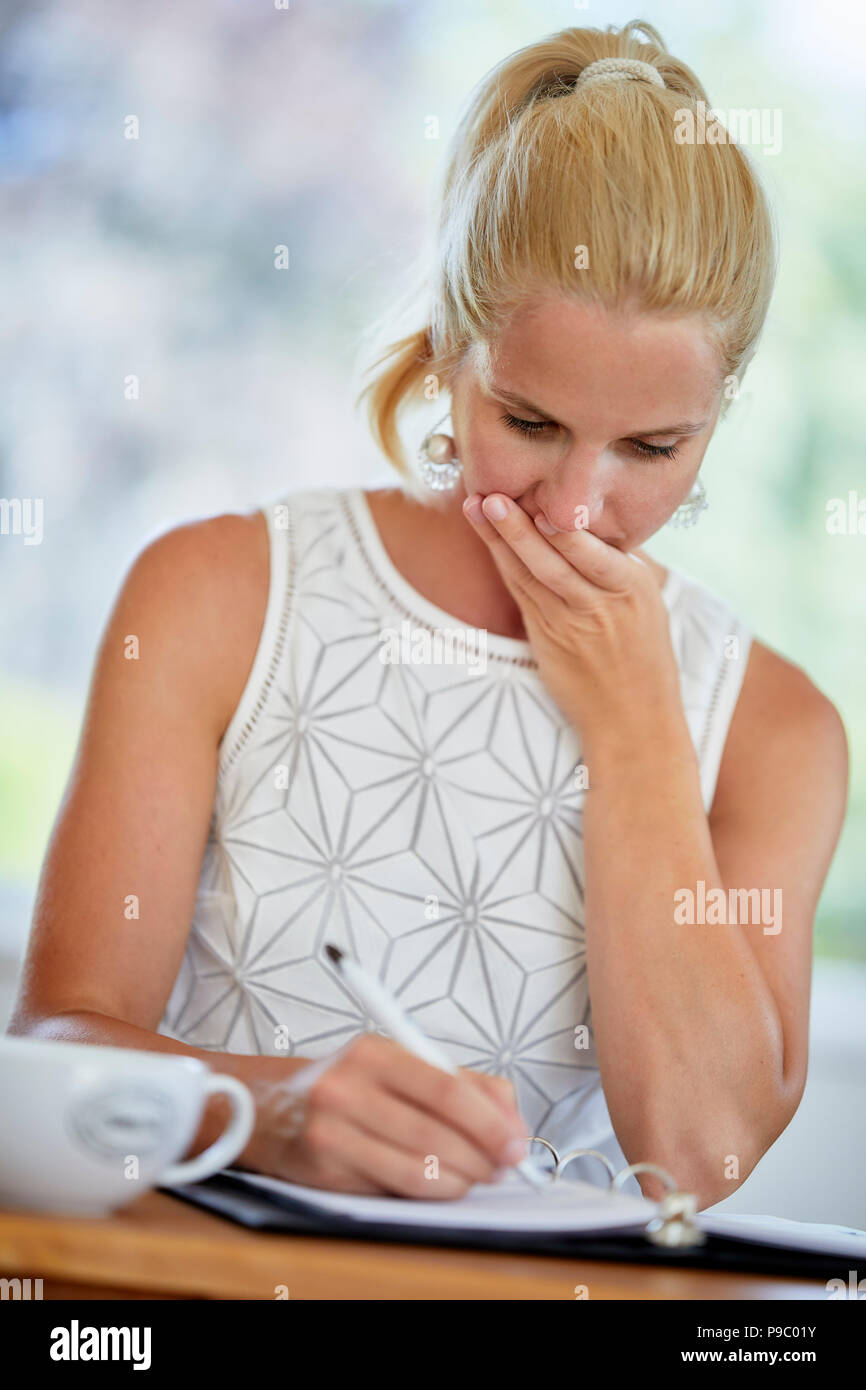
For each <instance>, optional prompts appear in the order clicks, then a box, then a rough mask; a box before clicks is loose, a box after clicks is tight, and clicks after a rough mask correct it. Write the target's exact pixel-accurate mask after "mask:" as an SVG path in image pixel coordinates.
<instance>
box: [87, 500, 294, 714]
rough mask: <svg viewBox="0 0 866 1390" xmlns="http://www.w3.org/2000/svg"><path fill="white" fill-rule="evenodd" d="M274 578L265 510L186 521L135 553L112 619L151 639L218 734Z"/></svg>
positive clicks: (236, 695)
mask: <svg viewBox="0 0 866 1390" xmlns="http://www.w3.org/2000/svg"><path fill="white" fill-rule="evenodd" d="M269 576H270V549H269V541H268V531H267V522H266V520H265V517H264V515H263V513H262V512H261V511H251V512H247V513H235V512H227V513H224V514H222V515H219V516H213V517H207V518H204V519H202V520H197V521H190V522H185V523H183V524H181V525H179V526H174V527H172V528H170V529H169V530H167V531H165V532H163V533H162V534H161V535H159V536H157V537H156V538H155V539H154V540H152V541H150V542H149V543H148V544H147V545H146V546H144V548H143V549H142V550H141V551H140V552H139V554H138V555H137V556H136V557H135V559H134V560H133V562H132V564H131V565H130V567H129V570H128V572H127V575H126V577H125V579H124V583H123V586H122V589H121V592H120V595H119V597H118V600H117V604H116V606H115V612H114V614H113V618H112V625H113V626H116V625H117V623H118V622H119V623H120V626H122V627H124V628H125V630H126V631H127V632H129V633H134V634H136V635H138V636H139V638H140V641H141V643H142V645H143V644H144V642H146V641H149V642H150V643H151V647H152V650H153V651H156V652H157V653H158V654H159V656H160V660H161V661H162V662H163V665H164V668H165V667H167V668H168V669H169V670H170V671H171V673H172V677H173V680H174V682H175V683H178V684H183V683H188V684H189V687H190V692H191V694H193V695H194V696H195V697H196V699H197V702H198V703H199V706H201V703H202V702H207V710H208V715H209V717H210V718H212V719H213V721H214V731H215V733H216V734H217V736H218V737H221V735H222V733H223V732H224V730H225V728H226V727H227V726H228V723H229V720H230V719H231V716H232V713H233V712H234V709H235V708H236V706H237V702H238V700H239V699H240V695H241V693H242V690H243V687H244V684H245V682H246V679H247V677H248V675H249V672H250V670H251V669H252V663H253V658H254V657H255V653H256V648H257V646H258V641H259V638H260V636H261V631H262V627H263V624H264V617H265V610H266V606H267V598H268V586H269Z"/></svg>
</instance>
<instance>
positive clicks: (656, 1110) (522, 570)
mask: <svg viewBox="0 0 866 1390" xmlns="http://www.w3.org/2000/svg"><path fill="white" fill-rule="evenodd" d="M496 496H497V498H498V500H499V501H501V503H502V513H503V515H502V516H501V517H498V518H496V517H494V519H492V520H491V518H490V516H489V515H488V514H487V507H488V502H485V504H484V510H483V511H481V512H479V511H478V510H477V509H475V510H474V511H473V508H472V502H471V501H469V502H468V504H467V508H466V510H467V516H468V517H469V519H470V520H471V521H472V522H473V524H474V525H475V526H476V527H477V529H478V534H479V535H480V536H481V537H482V538H483V539H484V540H485V542H486V543H487V545H488V546H489V547H490V550H491V553H492V554H493V557H494V560H495V562H496V563H497V565H498V567H499V570H500V573H501V574H502V577H503V579H504V581H505V583H506V584H507V585H508V587H509V588H510V590H511V592H512V594H513V595H514V597H515V599H516V601H517V603H518V604H519V606H520V609H521V614H522V616H523V620H524V624H525V626H526V630H527V634H528V636H529V640H530V642H531V643H532V648H533V653H534V655H535V658H536V661H537V663H538V668H539V674H540V676H541V679H542V680H543V681H544V683H545V685H546V687H547V689H548V691H549V693H550V694H551V695H552V696H553V698H554V699H555V700H556V702H557V704H558V705H559V707H560V709H561V710H562V712H563V714H564V715H565V716H566V718H567V719H568V720H569V722H570V723H571V724H572V726H573V727H574V729H575V730H577V732H578V733H579V734H580V737H581V745H582V752H583V759H584V762H585V763H586V766H587V770H588V773H589V789H588V792H587V795H586V800H585V802H584V813H583V841H584V851H585V876H586V884H585V894H584V900H585V910H586V951H587V972H588V979H589V991H590V998H591V1001H592V1018H593V1032H594V1035H595V1042H596V1046H597V1051H598V1058H599V1067H600V1070H601V1077H602V1083H603V1086H604V1092H605V1097H606V1099H607V1103H608V1109H609V1112H610V1116H611V1121H612V1123H613V1127H614V1130H615V1131H616V1135H617V1138H618V1139H619V1142H620V1144H621V1146H622V1149H623V1152H624V1153H625V1155H626V1157H627V1158H628V1160H629V1162H632V1163H636V1162H640V1161H642V1160H649V1161H654V1162H656V1163H658V1164H660V1165H661V1166H662V1167H665V1168H667V1169H669V1171H670V1172H671V1173H672V1175H673V1176H674V1177H675V1178H676V1179H677V1181H678V1182H679V1184H680V1186H681V1187H683V1188H687V1189H688V1190H690V1191H693V1192H696V1193H697V1195H698V1200H699V1203H700V1205H701V1207H705V1206H709V1205H711V1204H713V1203H714V1202H717V1201H720V1200H721V1199H722V1198H723V1197H726V1196H729V1195H730V1193H732V1192H733V1191H734V1190H735V1188H736V1187H737V1186H738V1185H739V1184H740V1183H741V1182H743V1181H744V1180H745V1179H746V1178H747V1177H748V1175H749V1173H750V1172H751V1170H752V1168H753V1167H754V1166H755V1164H756V1163H757V1161H758V1159H759V1158H760V1157H761V1155H762V1154H763V1153H765V1152H766V1150H767V1149H768V1148H769V1146H770V1144H772V1143H773V1141H774V1140H775V1139H776V1138H777V1137H778V1135H779V1134H780V1133H781V1132H782V1130H783V1129H784V1128H785V1126H786V1125H787V1124H788V1122H789V1120H790V1119H791V1117H792V1115H793V1114H794V1111H795V1110H796V1107H797V1105H798V1103H799V1100H800V1096H801V1095H802V1091H803V1087H804V1085H805V1079H806V1058H807V1037H808V1011H809V980H810V966H811V934H812V921H813V918H814V914H815V908H816V905H817V902H818V897H819V895H820V892H821V887H822V885H823V882H824V878H825V875H826V873H827V869H828V866H829V863H830V859H831V858H832V855H833V851H834V849H835V846H836V842H837V840H838V837H839V832H840V829H841V824H842V819H843V816H844V810H845V800H846V792H847V776H848V770H847V744H846V739H845V732H844V728H843V726H842V723H841V720H840V719H839V716H838V714H837V713H836V711H835V709H834V708H833V706H832V705H831V704H830V702H829V701H828V700H827V699H825V697H824V696H823V695H821V694H820V692H819V691H817V690H816V689H815V687H814V686H813V685H812V684H811V682H810V681H809V680H808V678H807V677H806V676H805V675H804V674H803V672H802V671H800V670H798V669H797V668H796V667H793V666H791V665H790V663H788V662H785V661H783V660H782V659H781V658H780V657H777V656H776V655H775V654H773V653H772V652H769V651H768V650H767V649H766V648H764V647H761V646H760V644H758V643H753V644H752V651H751V652H750V660H749V664H748V667H747V671H746V675H745V677H744V681H743V687H742V689H741V692H740V698H739V701H738V703H737V707H736V709H735V711H734V717H733V719H732V721H731V727H730V729H729V731H728V738H727V742H726V748H725V752H724V755H723V759H722V766H721V768H720V772H719V778H718V785H717V791H716V795H715V799H714V804H713V807H712V812H711V816H710V818H709V819H708V817H707V815H706V814H705V811H704V806H703V800H702V796H701V787H700V773H699V766H698V759H697V755H696V752H695V748H694V744H693V742H692V739H691V735H690V733H689V729H688V725H687V722H686V717H685V712H684V710H683V705H682V696H681V690H680V681H679V673H678V670H677V665H676V660H675V657H674V653H673V648H672V646H671V640H670V621H669V615H668V612H667V609H666V607H665V605H664V602H663V600H662V598H661V594H660V592H659V588H658V582H657V580H656V578H655V576H654V575H653V573H652V571H651V569H650V568H649V567H648V566H647V565H646V564H645V563H638V564H635V563H634V558H635V557H633V556H630V555H624V554H623V553H622V552H620V551H619V550H617V549H616V548H615V547H613V546H611V545H608V544H606V543H605V542H603V541H601V540H600V539H599V538H598V537H597V536H594V535H592V534H591V533H590V532H588V531H586V530H576V531H574V532H558V533H556V534H554V535H552V536H549V537H547V538H545V537H544V536H542V535H541V534H540V533H539V531H538V530H537V529H536V525H534V524H533V522H532V520H530V518H529V517H528V516H527V515H526V514H525V513H524V512H523V510H522V508H521V507H520V506H519V505H518V504H516V503H515V502H514V501H513V500H512V499H511V498H508V497H505V496H504V495H503V494H496ZM488 501H489V499H488ZM535 520H536V522H537V521H538V518H536V519H535ZM700 884H703V891H704V894H705V895H709V894H712V893H713V891H714V890H715V891H716V892H720V893H721V894H723V895H724V897H725V900H726V901H727V898H728V893H729V890H734V891H738V892H743V893H748V892H749V891H750V890H769V903H770V904H771V905H774V904H775V903H776V901H777V897H778V898H780V899H781V903H782V912H783V920H782V927H781V930H779V931H776V930H775V929H774V926H773V924H770V926H771V929H770V932H769V933H766V932H765V931H764V925H762V924H757V925H751V924H745V925H744V924H742V922H741V920H740V912H739V904H738V910H737V917H738V921H737V922H736V923H735V924H734V925H721V924H719V925H713V924H712V923H711V922H707V923H706V924H704V925H700V924H697V923H696V924H694V925H688V924H687V923H685V922H682V921H680V920H678V915H677V909H678V907H679V906H680V905H681V902H682V898H681V895H682V894H683V892H684V891H685V892H691V893H692V894H694V895H695V897H697V894H698V892H699V891H700V890H699V887H698V885H700ZM707 916H709V913H708V914H707ZM639 1181H640V1184H641V1187H642V1189H643V1191H644V1192H645V1194H646V1195H647V1196H649V1197H653V1198H657V1197H659V1196H661V1195H662V1194H663V1192H664V1190H665V1189H664V1187H663V1185H662V1184H661V1183H660V1181H659V1180H658V1179H657V1178H654V1177H645V1176H641V1177H640V1179H639Z"/></svg>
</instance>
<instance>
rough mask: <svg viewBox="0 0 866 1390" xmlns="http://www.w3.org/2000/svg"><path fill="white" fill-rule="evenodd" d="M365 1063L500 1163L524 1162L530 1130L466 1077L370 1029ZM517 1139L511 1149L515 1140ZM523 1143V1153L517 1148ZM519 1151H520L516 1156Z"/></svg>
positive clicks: (382, 1080)
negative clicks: (440, 1068)
mask: <svg viewBox="0 0 866 1390" xmlns="http://www.w3.org/2000/svg"><path fill="white" fill-rule="evenodd" d="M354 1055H355V1056H357V1057H362V1056H363V1065H364V1067H365V1069H366V1068H369V1069H370V1070H371V1071H372V1072H373V1073H374V1074H375V1075H376V1076H377V1077H378V1080H379V1081H380V1083H381V1084H382V1085H383V1086H385V1088H386V1089H387V1090H391V1091H393V1092H394V1093H395V1094H397V1095H399V1096H402V1097H403V1099H405V1100H409V1101H411V1102H412V1103H413V1104H415V1105H417V1106H419V1107H420V1108H421V1109H423V1110H428V1111H429V1112H430V1113H431V1114H433V1115H435V1116H436V1117H437V1118H438V1119H440V1120H442V1121H444V1122H445V1123H446V1124H447V1125H449V1126H450V1127H451V1128H452V1129H456V1130H458V1131H459V1132H460V1133H461V1134H463V1135H465V1136H466V1138H467V1139H469V1140H470V1141H471V1142H472V1143H473V1144H474V1145H475V1146H476V1148H479V1149H481V1150H482V1152H483V1153H485V1154H486V1155H487V1156H488V1158H489V1159H490V1161H491V1162H492V1163H494V1164H496V1166H497V1167H501V1166H506V1167H507V1166H510V1165H512V1164H514V1163H519V1162H520V1159H521V1158H522V1157H523V1156H524V1148H523V1145H524V1143H525V1140H526V1129H525V1127H523V1126H522V1125H521V1124H518V1123H516V1122H514V1121H513V1120H511V1121H510V1120H509V1117H508V1115H507V1114H505V1113H504V1112H503V1110H502V1107H501V1106H500V1105H497V1104H496V1102H495V1101H494V1100H492V1099H491V1097H490V1096H488V1095H486V1094H485V1093H484V1092H483V1091H479V1089H478V1087H476V1086H471V1085H469V1083H468V1082H467V1081H466V1078H465V1077H464V1076H461V1075H460V1073H459V1072H458V1073H457V1074H451V1073H450V1072H445V1071H440V1070H439V1068H438V1067H431V1066H430V1065H429V1064H428V1063H427V1062H422V1061H421V1059H420V1058H419V1057H415V1056H414V1055H413V1054H412V1053H411V1052H408V1051H407V1050H406V1049H405V1048H403V1047H400V1046H399V1045H398V1044H396V1043H392V1042H391V1041H390V1039H388V1038H379V1037H377V1036H376V1035H375V1034H373V1033H370V1034H368V1035H367V1038H365V1039H364V1051H363V1054H362V1053H361V1052H360V1051H358V1052H356V1053H355V1054H354ZM514 1140H517V1141H518V1142H517V1145H516V1147H515V1148H514V1149H513V1150H512V1151H510V1152H509V1148H508V1146H509V1144H510V1143H511V1142H513V1141H514ZM518 1148H519V1149H520V1153H518V1152H517V1150H518ZM515 1155H516V1156H515Z"/></svg>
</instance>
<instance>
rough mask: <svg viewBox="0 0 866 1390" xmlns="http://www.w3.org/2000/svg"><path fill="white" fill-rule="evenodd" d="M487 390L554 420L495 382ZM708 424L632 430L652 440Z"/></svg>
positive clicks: (693, 431)
mask: <svg viewBox="0 0 866 1390" xmlns="http://www.w3.org/2000/svg"><path fill="white" fill-rule="evenodd" d="M487 389H488V390H489V391H492V393H493V395H494V396H498V397H499V399H500V400H503V401H505V402H506V404H508V405H515V406H519V407H520V408H521V409H523V410H531V411H532V412H533V413H534V414H535V415H546V416H547V418H548V419H551V418H552V417H551V416H550V415H549V414H548V412H547V411H546V410H542V409H541V407H540V406H537V405H533V404H532V402H531V401H528V400H526V398H525V397H524V396H519V395H517V393H516V392H515V391H508V390H506V389H505V387H503V386H495V385H494V384H493V382H490V383H489V384H488V388H487ZM706 423H707V421H706V420H680V421H679V423H678V424H676V425H667V426H666V427H664V428H662V429H659V428H658V427H656V428H655V429H651V430H632V435H633V436H637V435H648V436H649V437H650V439H652V438H653V436H655V435H665V434H681V435H686V434H699V433H700V431H701V430H702V429H703V428H704V426H705V425H706Z"/></svg>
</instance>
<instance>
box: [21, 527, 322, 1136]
mask: <svg viewBox="0 0 866 1390" xmlns="http://www.w3.org/2000/svg"><path fill="white" fill-rule="evenodd" d="M268 574H269V554H268V538H267V533H266V529H265V523H264V518H263V517H262V516H261V514H259V513H257V514H254V515H253V516H249V517H244V516H232V515H227V516H222V517H215V518H213V519H211V520H208V521H202V522H197V523H193V524H191V525H186V526H181V527H177V528H175V529H174V530H172V531H170V532H168V533H166V534H165V535H163V536H160V537H159V538H158V539H157V540H155V541H153V542H152V543H151V544H150V545H149V546H147V547H146V549H145V550H143V551H142V553H141V554H140V555H139V556H138V557H137V559H136V560H135V562H134V564H133V565H132V567H131V569H130V571H129V573H128V575H127V576H126V578H125V581H124V584H123V585H122V588H121V591H120V594H119V596H118V598H117V601H116V603H115V605H114V608H113V611H112V613H111V614H110V616H109V620H108V622H107V624H106V627H105V630H104V632H103V635H102V639H101V642H100V647H99V652H98V655H97V659H96V663H95V667H94V673H93V677H92V680H91V685H90V691H89V697H88V703H87V710H86V713H85V718H84V723H83V727H82V731H81V736H80V740H79V747H78V750H77V754H76V759H75V763H74V766H73V769H72V772H71V774H70V778H69V782H68V785H67V788H66V792H65V795H64V798H63V802H62V805H61V808H60V811H59V813H58V816H57V820H56V823H55V826H54V829H53V832H52V836H51V842H50V845H49V849H48V854H47V856H46V859H45V863H44V866H43V870H42V876H41V879H40V884H39V890H38V894H37V900H36V909H35V914H34V920H33V927H32V931H31V937H30V942H29V946H28V952H27V957H26V960H25V964H24V969H23V972H22V979H21V985H20V989H19V997H18V1001H17V1006H16V1009H15V1011H14V1014H13V1016H12V1020H11V1023H10V1025H9V1031H10V1032H12V1033H29V1034H31V1035H33V1036H39V1037H46V1038H56V1039H63V1040H66V1041H75V1042H91V1043H102V1044H107V1045H112V1046H118V1047H143V1048H148V1049H151V1048H152V1049H155V1050H159V1051H165V1052H181V1053H185V1054H186V1055H190V1056H196V1057H200V1058H202V1059H203V1060H205V1061H206V1062H207V1063H208V1064H209V1065H211V1066H212V1067H214V1068H216V1069H219V1070H224V1071H229V1072H231V1073H233V1074H234V1075H236V1076H238V1077H240V1079H241V1080H243V1081H246V1082H248V1083H249V1082H251V1081H253V1080H254V1079H255V1076H256V1075H258V1074H262V1075H263V1076H268V1075H269V1074H271V1073H272V1074H274V1075H276V1074H277V1073H279V1074H281V1075H285V1074H286V1072H287V1071H291V1070H294V1069H295V1068H296V1067H297V1066H300V1065H303V1059H294V1060H293V1059H283V1058H278V1057H274V1058H258V1057H235V1056H231V1055H227V1054H224V1053H219V1054H217V1053H212V1052H207V1051H204V1050H201V1049H197V1048H192V1047H187V1046H186V1045H185V1044H183V1043H180V1042H175V1041H174V1040H172V1039H171V1038H167V1037H164V1036H163V1035H161V1034H159V1033H157V1032H156V1031H155V1029H156V1028H157V1027H158V1025H159V1021H160V1018H161V1016H162V1013H163V1010H164V1008H165V1003H166V1000H167V999H168V996H169V993H170V991H171V988H172V985H173V983H174V979H175V976H176V974H177V971H178V968H179V966H180V962H181V959H182V956H183V952H184V949H185V946H186V940H187V934H188V927H189V922H190V921H191V918H192V911H193V905H194V902H195V897H196V891H197V886H198V874H199V871H200V867H201V861H202V855H203V852H204V846H205V843H206V840H207V831H208V824H209V820H210V814H211V807H212V802H213V796H214V787H215V779H216V765H217V748H218V744H219V741H220V739H221V737H222V735H223V733H224V731H225V729H226V727H227V725H228V722H229V720H230V718H231V715H232V712H233V710H234V708H235V706H236V704H237V701H238V699H239V697H240V693H241V691H242V689H243V686H244V684H245V682H246V679H247V677H248V675H249V672H250V669H251V666H252V660H253V657H254V655H255V650H256V646H257V643H258V639H259V635H260V632H261V625H262V621H263V618H264V603H265V599H266V595H267V591H268ZM133 899H134V900H136V901H135V902H134V903H132V905H130V904H131V900H133ZM129 912H133V913H134V914H135V915H132V916H129V915H127V914H128V913H129ZM224 1107H226V1101H225V1100H224V1098H223V1097H220V1096H215V1097H213V1098H212V1100H211V1101H210V1102H209V1104H208V1109H207V1111H206V1113H205V1115H204V1117H203V1121H202V1125H201V1129H200V1131H199V1133H198V1135H197V1136H196V1140H195V1143H194V1145H193V1146H192V1148H191V1150H190V1152H198V1151H199V1149H201V1148H202V1147H204V1146H205V1144H207V1143H209V1142H210V1140H211V1139H212V1138H213V1137H215V1135H216V1133H217V1132H218V1131H219V1129H220V1128H221V1127H222V1125H223V1123H224Z"/></svg>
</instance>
